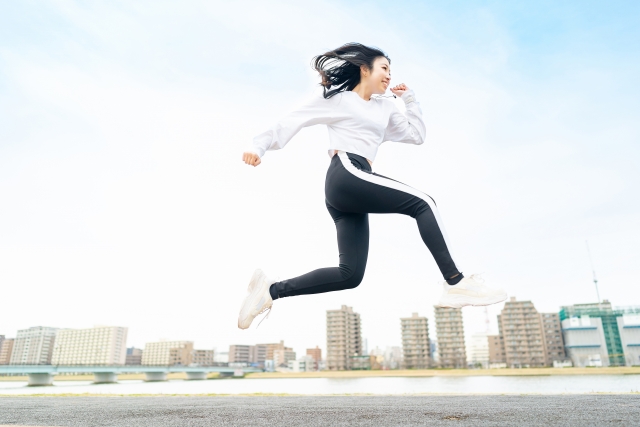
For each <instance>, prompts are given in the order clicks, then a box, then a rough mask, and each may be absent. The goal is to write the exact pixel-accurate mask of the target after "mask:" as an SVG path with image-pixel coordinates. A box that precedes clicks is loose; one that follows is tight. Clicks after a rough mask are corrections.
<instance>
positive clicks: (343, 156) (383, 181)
mask: <svg viewBox="0 0 640 427" xmlns="http://www.w3.org/2000/svg"><path fill="white" fill-rule="evenodd" d="M338 156H339V157H340V161H341V162H342V166H344V168H345V169H346V170H348V171H349V172H350V173H351V174H352V175H354V176H355V177H357V178H360V179H362V180H364V181H367V182H370V183H372V184H376V185H380V186H382V187H387V188H392V189H394V190H398V191H402V192H404V193H408V194H411V195H412V196H415V197H418V198H420V199H422V200H424V201H425V202H427V204H428V205H429V207H430V208H431V211H432V212H433V216H435V218H436V222H437V223H438V227H439V228H440V233H442V237H443V238H444V243H445V245H447V250H448V251H449V255H450V256H451V259H452V260H453V263H454V264H455V265H456V269H457V270H458V271H460V269H459V268H458V266H457V264H456V261H455V259H454V257H453V252H452V251H451V244H450V243H449V239H448V238H447V233H446V231H445V229H444V227H443V225H442V219H440V213H439V212H438V208H437V207H436V204H435V203H434V202H433V199H432V198H431V197H429V196H428V195H426V194H424V193H421V192H420V191H418V190H416V189H415V188H411V187H409V186H408V185H405V184H403V183H401V182H397V181H393V180H391V179H387V178H382V177H379V176H376V175H373V174H369V173H366V172H362V171H361V170H360V169H358V168H356V167H355V166H353V164H352V163H351V160H349V156H347V153H345V152H344V151H338Z"/></svg>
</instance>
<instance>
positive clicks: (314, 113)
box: [247, 96, 339, 157]
mask: <svg viewBox="0 0 640 427" xmlns="http://www.w3.org/2000/svg"><path fill="white" fill-rule="evenodd" d="M338 97H339V96H334V97H332V98H329V99H325V98H324V97H322V96H317V97H314V98H313V99H311V100H310V101H309V102H307V103H306V104H305V105H303V106H302V107H300V108H299V109H297V110H295V111H293V112H291V113H289V114H288V115H287V116H285V117H284V118H283V119H282V120H280V121H278V123H276V124H275V125H274V126H273V127H271V129H269V130H266V131H264V132H262V133H261V134H260V135H258V136H256V137H255V138H253V142H252V143H251V144H250V145H249V147H247V151H251V152H253V153H256V154H257V155H258V156H260V157H262V156H264V153H265V152H267V151H269V150H279V149H281V148H283V147H284V146H285V145H287V143H288V142H289V141H290V140H291V138H293V137H294V136H295V134H297V133H298V132H299V131H300V129H302V128H304V127H307V126H313V125H318V124H331V123H334V122H335V121H337V120H338V117H337V112H336V108H335V105H334V104H335V99H336V98H338Z"/></svg>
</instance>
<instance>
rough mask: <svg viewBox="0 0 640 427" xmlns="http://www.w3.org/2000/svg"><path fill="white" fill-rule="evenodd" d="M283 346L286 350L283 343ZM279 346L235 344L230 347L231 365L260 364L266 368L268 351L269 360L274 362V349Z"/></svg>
mask: <svg viewBox="0 0 640 427" xmlns="http://www.w3.org/2000/svg"><path fill="white" fill-rule="evenodd" d="M281 344H282V348H283V349H284V343H283V342H281ZM279 346H280V344H257V345H242V344H233V345H231V346H229V363H246V364H247V365H251V364H258V365H263V366H264V362H265V360H267V353H268V350H270V356H271V359H269V360H273V351H274V348H278V347H279Z"/></svg>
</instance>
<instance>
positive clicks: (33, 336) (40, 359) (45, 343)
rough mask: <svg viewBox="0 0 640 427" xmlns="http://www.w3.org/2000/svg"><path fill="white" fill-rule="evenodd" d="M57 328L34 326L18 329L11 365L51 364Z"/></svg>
mask: <svg viewBox="0 0 640 427" xmlns="http://www.w3.org/2000/svg"><path fill="white" fill-rule="evenodd" d="M57 332H58V329H57V328H49V327H46V326H34V327H32V328H29V329H21V330H19V331H18V333H17V335H16V338H15V341H14V342H13V350H12V351H11V360H10V361H9V364H10V365H50V364H51V356H53V346H54V343H55V340H56V333H57Z"/></svg>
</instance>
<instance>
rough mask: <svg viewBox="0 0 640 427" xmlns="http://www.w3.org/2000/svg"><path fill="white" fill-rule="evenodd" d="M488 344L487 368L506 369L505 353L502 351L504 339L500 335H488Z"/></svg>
mask: <svg viewBox="0 0 640 427" xmlns="http://www.w3.org/2000/svg"><path fill="white" fill-rule="evenodd" d="M487 340H488V344H489V367H490V368H506V367H507V353H506V351H505V349H504V338H503V337H502V335H488V336H487Z"/></svg>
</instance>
